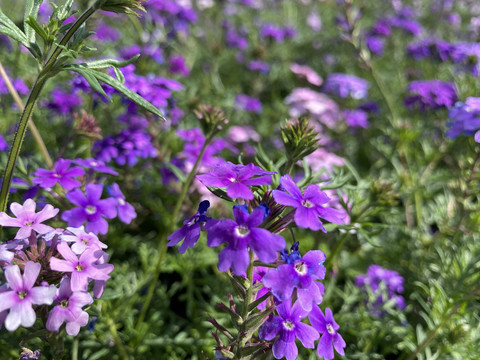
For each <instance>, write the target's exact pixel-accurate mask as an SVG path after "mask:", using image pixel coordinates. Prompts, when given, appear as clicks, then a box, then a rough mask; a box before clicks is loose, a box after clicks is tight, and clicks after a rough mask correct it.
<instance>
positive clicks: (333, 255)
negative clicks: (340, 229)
mask: <svg viewBox="0 0 480 360" xmlns="http://www.w3.org/2000/svg"><path fill="white" fill-rule="evenodd" d="M347 237H348V232H346V233H345V234H343V236H342V237H341V238H340V240H339V241H338V243H337V245H335V247H334V248H333V250H332V253H331V254H330V256H329V257H328V258H327V260H326V261H325V267H326V268H327V269H329V268H331V267H332V266H333V262H334V260H335V258H336V257H337V255H338V253H339V252H340V249H341V248H342V246H343V243H344V242H345V240H346V239H347Z"/></svg>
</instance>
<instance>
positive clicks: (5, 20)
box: [0, 10, 29, 48]
mask: <svg viewBox="0 0 480 360" xmlns="http://www.w3.org/2000/svg"><path fill="white" fill-rule="evenodd" d="M0 33H1V34H5V35H7V36H9V37H11V38H12V39H13V40H15V41H18V42H19V43H20V44H22V45H23V46H25V47H27V48H28V47H29V42H28V40H27V37H26V36H25V34H24V33H23V31H22V30H20V29H19V28H18V27H17V25H15V23H14V22H13V21H12V20H10V18H9V17H8V16H7V15H5V14H4V13H3V11H2V10H0Z"/></svg>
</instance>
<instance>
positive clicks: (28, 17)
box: [23, 0, 46, 44]
mask: <svg viewBox="0 0 480 360" xmlns="http://www.w3.org/2000/svg"><path fill="white" fill-rule="evenodd" d="M42 3H43V0H27V1H26V3H25V16H24V22H23V27H24V30H25V35H26V38H27V42H28V43H29V44H30V43H32V44H35V43H36V39H35V33H38V32H37V31H36V30H35V28H34V27H33V26H32V25H31V22H32V19H33V21H34V22H35V23H36V22H37V16H38V10H39V9H40V5H42ZM37 24H38V23H37ZM45 34H46V33H45ZM39 35H40V34H39ZM42 37H43V36H42Z"/></svg>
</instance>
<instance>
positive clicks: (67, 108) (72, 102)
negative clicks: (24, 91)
mask: <svg viewBox="0 0 480 360" xmlns="http://www.w3.org/2000/svg"><path fill="white" fill-rule="evenodd" d="M51 97H52V99H54V100H52V101H48V102H46V106H47V107H48V108H50V109H52V110H53V111H55V112H57V113H59V114H61V115H67V114H72V113H73V112H74V110H75V108H76V107H77V106H80V105H82V102H83V101H82V98H81V97H80V96H78V95H77V94H75V93H72V92H65V91H63V90H61V89H58V88H57V89H54V90H53V91H52V96H51Z"/></svg>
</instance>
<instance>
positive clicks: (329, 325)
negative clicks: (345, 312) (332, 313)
mask: <svg viewBox="0 0 480 360" xmlns="http://www.w3.org/2000/svg"><path fill="white" fill-rule="evenodd" d="M327 331H328V333H329V334H330V335H333V334H335V329H334V328H333V326H332V324H327Z"/></svg>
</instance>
